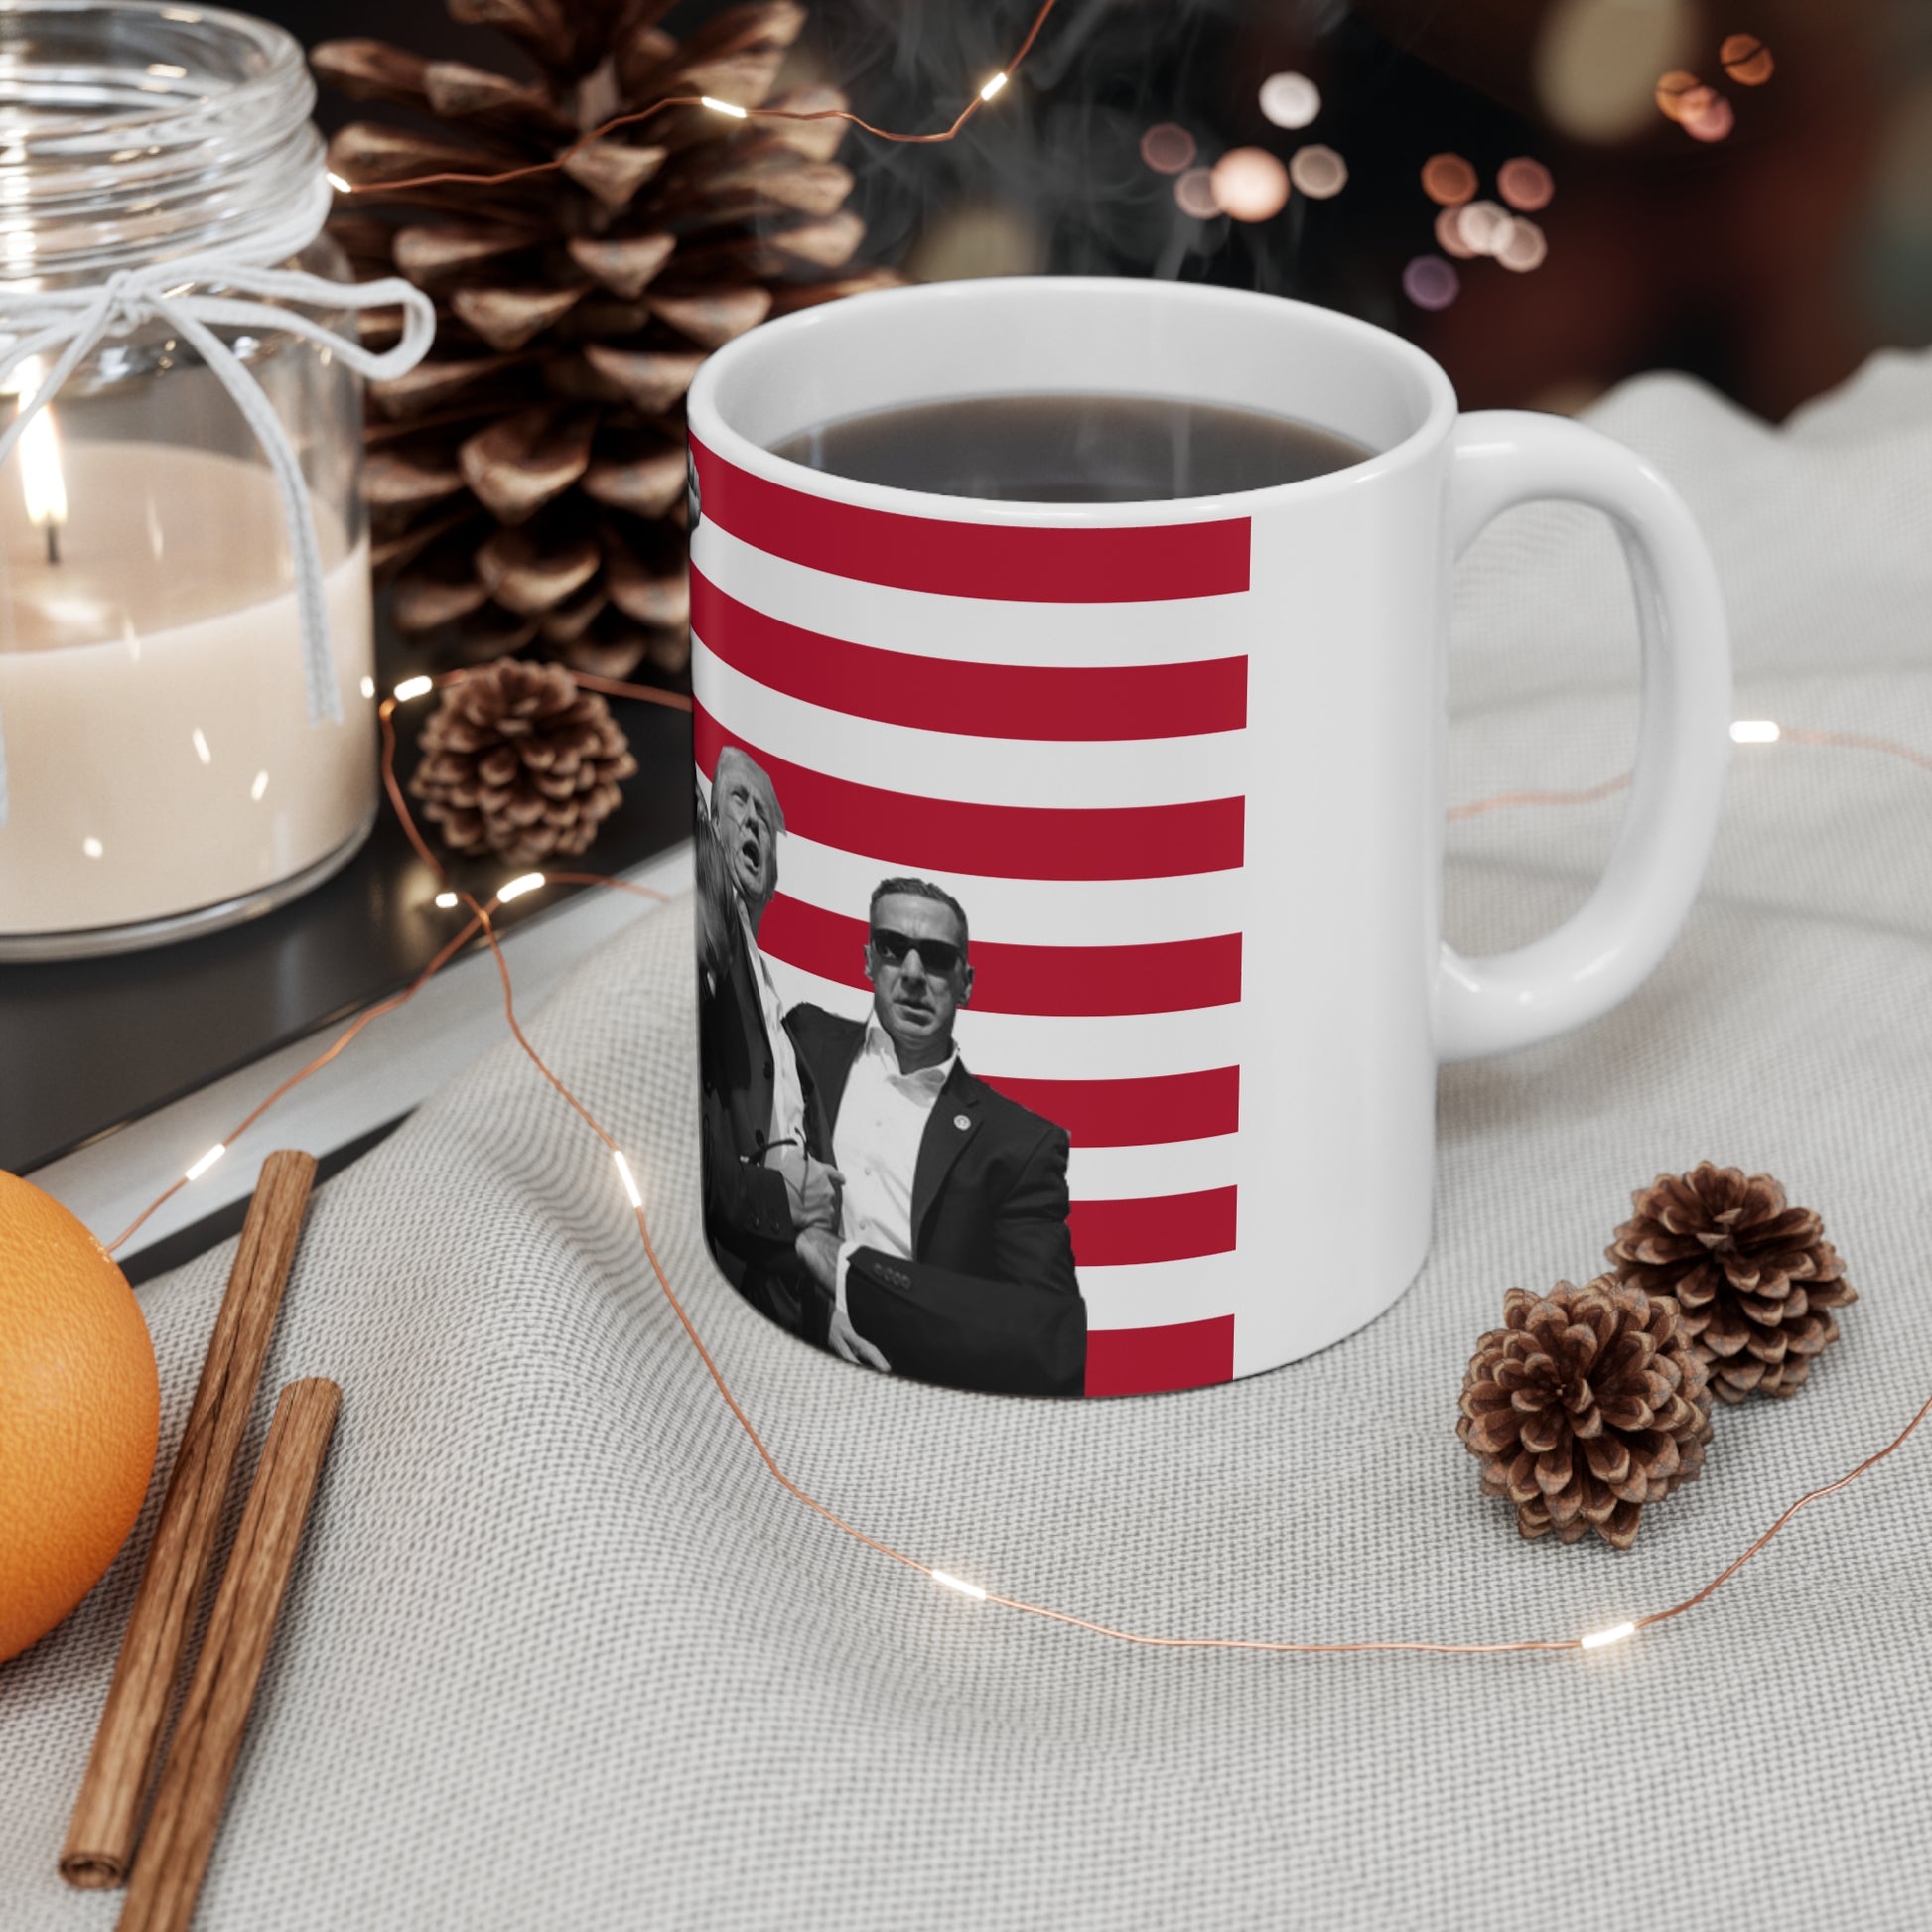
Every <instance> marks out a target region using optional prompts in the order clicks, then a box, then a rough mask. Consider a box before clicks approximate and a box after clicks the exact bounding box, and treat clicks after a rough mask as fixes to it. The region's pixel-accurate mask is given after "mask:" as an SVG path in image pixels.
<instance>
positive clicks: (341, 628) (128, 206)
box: [0, 0, 376, 959]
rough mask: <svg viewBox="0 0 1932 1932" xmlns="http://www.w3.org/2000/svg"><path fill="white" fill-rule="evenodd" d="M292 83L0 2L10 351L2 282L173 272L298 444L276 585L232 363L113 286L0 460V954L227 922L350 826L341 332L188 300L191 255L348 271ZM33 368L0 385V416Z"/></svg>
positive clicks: (101, 13) (19, 291)
mask: <svg viewBox="0 0 1932 1932" xmlns="http://www.w3.org/2000/svg"><path fill="white" fill-rule="evenodd" d="M314 100H315V87H314V83H313V81H312V80H311V79H310V76H309V70H308V65H307V62H306V61H305V59H304V58H303V54H302V50H301V49H300V47H299V46H298V45H297V44H296V42H295V41H294V40H293V39H292V38H291V37H290V36H289V35H288V34H286V33H284V32H283V31H282V30H281V29H280V28H277V27H273V26H270V25H268V24H267V23H266V22H264V21H259V20H252V19H249V18H247V17H246V16H244V15H240V14H234V13H226V12H221V11H216V10H212V9H206V8H195V7H183V6H175V5H167V6H162V5H145V4H139V0H118V3H117V4H105V5H104V4H95V0H10V4H8V5H7V6H6V8H5V9H4V10H0V304H11V305H12V306H11V308H7V307H0V347H18V346H19V345H21V344H22V343H23V342H25V341H28V340H30V339H31V337H32V325H31V321H29V320H21V319H20V317H21V316H23V315H24V314H25V313H26V312H27V311H28V310H30V309H31V306H32V305H31V304H30V303H28V302H27V300H26V297H27V295H28V294H30V293H32V292H35V291H69V292H70V291H75V290H80V291H86V290H92V289H99V290H102V291H104V292H105V297H111V296H112V294H113V291H114V290H115V289H116V288H118V287H124V286H125V285H126V284H127V283H128V282H129V279H130V274H132V275H134V276H139V275H142V274H145V273H147V272H148V271H151V270H153V269H154V268H155V266H156V265H157V264H167V263H171V262H181V263H183V264H184V265H187V264H190V263H192V264H193V265H194V267H195V269H196V273H195V274H194V275H193V276H186V277H184V278H183V282H182V285H181V286H179V287H170V288H168V289H166V290H165V291H162V292H163V293H164V294H165V296H167V297H169V298H179V297H182V296H183V295H184V294H188V295H191V296H207V297H209V298H211V300H210V302H209V303H208V305H207V307H206V308H205V309H204V311H203V314H204V316H205V317H208V318H210V319H209V320H208V326H209V327H211V328H212V330H213V333H214V335H215V336H216V338H217V339H218V342H219V343H220V344H225V345H227V346H228V348H230V349H231V350H232V353H233V356H234V358H235V359H236V360H237V361H238V362H239V364H240V365H241V367H242V368H243V369H244V370H245V372H246V376H247V377H248V378H250V379H252V382H253V383H254V384H255V385H257V386H258V389H259V393H260V394H261V395H262V396H263V397H265V398H266V401H267V402H268V404H269V405H271V406H272V409H273V412H274V415H275V418H276V419H277V420H278V421H279V423H280V425H281V427H282V430H283V431H284V432H285V433H286V438H287V442H288V445H289V447H290V449H291V450H292V452H293V454H294V456H295V458H296V459H297V461H299V463H300V468H301V480H302V482H303V483H305V484H306V494H307V497H308V502H307V504H306V506H304V507H305V509H306V512H307V513H308V514H309V515H311V516H312V517H313V527H314V532H315V553H319V555H318V557H317V561H318V563H319V570H318V569H316V568H314V567H311V568H310V569H309V571H308V574H307V576H306V577H305V578H303V579H302V580H301V581H298V570H297V564H296V558H295V544H294V542H293V540H292V536H291V499H290V495H289V490H288V489H285V488H284V487H283V485H282V483H280V482H278V478H277V474H276V472H275V471H274V469H273V467H272V465H271V461H270V458H269V456H268V454H267V453H266V452H265V449H264V446H263V438H262V434H261V431H260V429H259V427H258V426H256V425H251V424H250V422H249V421H248V420H247V418H246V417H245V416H244V414H243V411H242V409H241V408H240V407H238V406H237V400H236V393H235V388H234V383H233V378H232V374H230V376H229V377H228V378H227V379H226V380H223V379H221V378H220V375H219V372H218V371H217V370H216V369H215V368H214V367H213V366H211V361H210V357H209V356H208V355H206V354H204V353H203V352H202V351H201V350H199V349H198V348H197V347H196V345H195V344H194V343H193V342H192V341H190V340H188V339H187V338H188V337H189V336H190V335H192V334H193V333H194V328H193V325H192V324H191V325H190V326H188V327H186V328H185V327H182V326H179V325H178V324H177V322H175V321H173V320H171V319H170V318H169V317H167V316H164V315H161V314H157V313H152V312H151V311H149V312H140V311H137V310H136V309H134V308H132V307H131V306H130V305H128V304H126V303H123V304H122V307H121V310H120V311H119V312H117V313H118V320H117V321H113V322H110V324H109V326H108V327H107V328H106V331H105V333H104V334H103V335H102V336H101V339H100V340H99V341H98V342H97V343H95V344H93V345H91V346H90V347H88V349H87V351H86V352H85V353H84V355H83V356H82V357H81V359H80V360H79V361H78V363H77V364H76V365H75V366H74V367H73V369H72V370H71V372H70V373H69V375H68V376H67V378H66V379H65V380H64V381H62V382H61V384H60V387H59V389H58V392H57V393H56V394H55V395H54V397H53V400H52V401H51V402H50V403H48V404H47V405H46V406H45V407H43V408H41V409H39V410H38V411H37V412H34V413H32V414H31V415H29V417H28V420H27V421H26V423H25V425H24V427H23V428H22V430H21V432H20V441H19V443H18V445H17V446H16V448H15V449H14V451H13V454H12V455H11V456H10V457H9V458H8V460H7V462H6V464H5V466H4V468H0V743H3V744H4V752H5V759H6V777H7V783H6V790H5V801H6V802H5V817H4V822H0V959H22V958H60V957H73V956H78V955H81V954H87V953H99V952H112V951H120V950H125V949H128V948H132V947H137V946H148V945H156V944H160V943H162V942H164V941H167V940H171V939H174V938H177V937H181V936H184V935H187V934H190V933H195V932H203V931H207V930H209V929H211V928H213V927H216V926H220V925H225V924H230V923H233V922H234V921H236V920H239V919H243V918H247V917H250V916H252V915H253V914H255V913H258V912H262V911H266V910H267V909H269V908H270V907H272V906H274V905H276V904H279V903H280V902H282V901H283V900H285V899H287V898H289V897H293V896H294V895H295V894H297V893H300V892H302V891H304V890H306V889H307V888H308V887H310V886H313V885H316V884H317V883H319V882H320V881H321V880H323V879H325V878H327V877H328V876H329V875H330V874H331V873H332V872H334V871H336V870H337V869H338V868H339V867H341V866H342V865H344V864H345V862H346V861H347V860H348V859H349V858H350V857H351V856H352V855H353V853H354V852H355V850H356V848H357V847H358V846H359V845H360V844H361V842H362V840H363V839H364V838H365V837H366V836H367V834H368V831H369V827H370V825H371V824H372V823H373V820H374V815H375V805H376V772H375V741H374V732H373V728H372V721H373V710H374V702H373V701H374V697H375V685H374V681H373V674H374V664H373V656H372V649H371V620H370V592H369V555H368V535H367V528H366V524H365V521H364V517H363V513H362V508H361V502H360V491H359V474H358V473H359V465H360V452H361V427H360V426H361V382H360V378H359V376H358V374H357V373H356V371H355V369H354V368H352V367H350V366H349V364H348V360H347V359H346V357H345V353H344V352H342V347H341V345H338V346H336V347H332V345H330V343H329V342H328V341H326V340H323V341H318V340H316V339H315V336H314V334H313V333H312V334H303V333H301V332H299V331H297V330H295V329H292V328H283V327H277V326H274V319H273V315H272V313H271V312H270V311H268V310H267V309H265V308H263V307H262V306H261V305H260V304H259V302H258V303H257V313H259V314H261V315H262V316H263V317H264V318H265V320H264V323H263V326H259V327H257V326H251V323H250V321H249V320H248V319H247V318H246V317H245V316H244V317H242V318H240V319H235V318H233V317H230V318H227V319H221V318H218V317H212V316H211V311H212V309H213V308H214V307H215V306H216V305H217V303H218V300H219V299H220V298H223V297H224V296H226V295H231V294H233V295H236V296H237V306H238V305H239V300H240V298H241V297H245V296H246V295H247V292H248V284H247V282H246V281H245V280H243V279H240V278H238V279H237V281H236V283H235V284H233V285H226V284H224V282H223V279H222V277H221V275H220V274H219V273H217V272H213V271H212V269H211V267H210V265H211V264H226V263H233V264H236V265H237V266H244V265H245V266H249V267H253V268H256V269H296V270H301V271H306V272H307V273H308V274H311V275H319V276H324V277H328V278H330V279H331V280H333V281H341V280H344V279H345V277H346V267H345V263H344V261H343V259H342V256H341V254H340V252H339V251H338V250H337V249H336V247H335V245H334V244H333V243H332V242H331V241H329V240H328V238H327V237H326V236H323V235H321V234H320V232H319V230H320V228H321V224H322V220H323V218H324V216H325V215H326V213H327V209H328V201H329V192H328V186H327V180H326V176H325V174H324V169H323V150H322V141H321V138H320V136H319V134H318V133H317V131H316V129H315V128H314V127H313V126H312V125H311V123H310V120H309V114H310V110H311V108H312V106H313V104H314ZM305 244H306V245H305ZM117 278H118V279H117ZM261 279H268V278H261ZM151 285H152V286H153V287H155V288H157V289H159V287H160V284H159V282H154V283H152V284H151ZM257 293H258V292H257ZM358 306H361V305H358ZM310 314H311V315H312V317H313V319H314V320H315V321H316V322H317V323H318V324H320V325H323V326H326V327H330V328H333V327H334V326H336V325H338V324H340V323H341V322H343V321H344V320H345V314H338V315H335V316H333V317H332V316H330V315H328V314H323V315H314V313H313V312H310ZM59 359H60V358H59V353H58V351H57V350H55V349H50V350H49V351H48V352H47V353H45V354H42V353H38V352H37V353H36V354H35V355H33V356H32V357H30V358H29V360H27V361H26V362H23V363H22V364H21V366H20V367H19V368H17V369H16V370H15V371H14V372H13V374H12V375H11V376H9V377H8V378H7V380H6V391H7V395H6V396H5V397H0V428H4V427H5V426H6V425H7V423H8V421H9V416H10V412H13V411H16V410H20V409H21V408H22V406H23V402H24V400H25V399H26V398H28V397H31V396H33V395H35V394H36V393H37V392H38V391H39V390H40V389H41V387H42V384H43V382H44V381H45V380H46V379H48V377H49V376H50V375H51V374H53V373H56V372H57V371H58V361H59ZM289 488H290V489H292V488H293V483H292V481H291V482H290V483H289ZM300 493H301V492H300V491H297V492H296V494H298V495H299V494H300ZM312 554H313V553H312ZM304 583H307V584H309V585H310V586H312V587H313V586H315V585H316V584H318V583H319V588H320V594H321V596H320V607H319V608H320V611H321V612H322V613H324V614H326V619H327V635H328V648H329V660H332V661H329V662H328V681H329V682H333V686H334V691H335V702H334V703H327V702H322V703H319V702H318V699H317V690H318V688H326V686H323V687H319V686H318V685H317V682H316V678H315V677H311V678H310V679H309V680H307V681H305V663H306V664H313V661H314V660H313V659H305V655H304V636H305V632H304V627H303V615H302V613H303V599H302V596H301V595H299V593H300V592H301V590H302V588H303V584H304ZM308 609H309V611H310V612H311V614H312V615H311V618H310V620H309V624H310V631H311V632H314V631H316V630H317V629H318V628H319V624H320V618H319V617H317V616H316V615H314V614H315V613H316V612H317V610H318V606H317V604H316V601H315V600H314V599H313V598H311V599H310V600H309V603H308ZM317 675H318V676H319V674H317ZM332 712H334V713H336V714H338V715H337V716H335V717H331V716H329V714H330V713H332Z"/></svg>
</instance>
